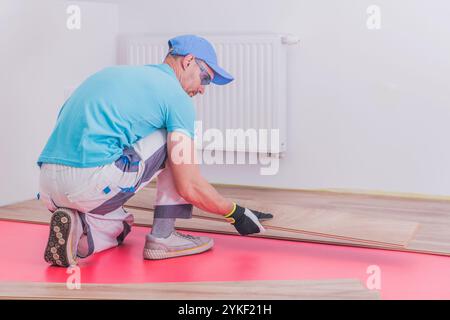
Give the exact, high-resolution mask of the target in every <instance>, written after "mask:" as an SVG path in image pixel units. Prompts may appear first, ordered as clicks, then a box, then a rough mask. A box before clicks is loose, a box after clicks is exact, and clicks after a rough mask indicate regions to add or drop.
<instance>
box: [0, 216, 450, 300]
mask: <svg viewBox="0 0 450 320" xmlns="http://www.w3.org/2000/svg"><path fill="white" fill-rule="evenodd" d="M148 230H149V229H148V228H143V227H134V228H133V230H132V232H131V234H129V235H128V237H127V239H126V240H125V243H124V244H123V245H122V246H120V247H117V248H113V249H110V250H107V251H104V252H101V253H98V254H96V255H94V256H91V257H89V258H87V259H84V260H81V262H80V264H79V266H80V268H81V282H82V283H145V282H191V281H245V280H306V279H322V280H325V279H336V278H356V279H360V280H361V281H362V282H363V283H364V284H365V283H366V281H367V279H368V277H369V274H367V268H368V267H369V266H371V265H376V266H379V267H380V270H381V298H382V299H450V257H445V256H435V255H426V254H417V253H405V252H395V251H386V250H376V249H364V248H352V247H343V246H333V245H323V244H313V243H301V242H293V241H283V240H272V239H261V238H249V237H241V236H232V235H218V234H206V233H200V232H191V234H194V235H207V236H212V237H213V238H214V240H215V246H214V248H213V249H212V250H211V251H209V252H206V253H202V254H198V255H193V256H186V257H182V258H175V259H168V260H160V261H146V260H143V258H142V248H143V245H144V236H145V234H146V233H147V232H148ZM0 234H1V241H2V246H1V250H0V281H33V282H66V280H67V277H68V275H67V274H66V269H65V268H56V267H49V266H48V265H47V264H46V263H45V262H44V260H43V249H44V247H45V245H46V241H47V236H48V226H45V225H37V224H29V223H19V222H7V221H0Z"/></svg>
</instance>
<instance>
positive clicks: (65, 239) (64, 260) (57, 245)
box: [44, 208, 77, 267]
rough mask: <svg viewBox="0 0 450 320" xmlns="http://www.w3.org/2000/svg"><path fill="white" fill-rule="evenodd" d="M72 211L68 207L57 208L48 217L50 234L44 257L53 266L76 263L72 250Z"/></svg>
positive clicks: (67, 265)
mask: <svg viewBox="0 0 450 320" xmlns="http://www.w3.org/2000/svg"><path fill="white" fill-rule="evenodd" d="M74 220H75V219H74V216H73V213H72V212H71V211H70V210H69V209H64V208H60V209H57V210H56V211H55V212H54V213H53V215H52V218H51V219H50V234H49V236H48V242H47V247H46V248H45V253H44V259H45V261H46V262H48V263H50V264H51V265H53V266H59V267H69V266H71V265H76V264H77V259H76V258H75V257H74V254H73V252H72V234H73V232H74V230H73V229H74V228H72V223H74V222H75V221H74Z"/></svg>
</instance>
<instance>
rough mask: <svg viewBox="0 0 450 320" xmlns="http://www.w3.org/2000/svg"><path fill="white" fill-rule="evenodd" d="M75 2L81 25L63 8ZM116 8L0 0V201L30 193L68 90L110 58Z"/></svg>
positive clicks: (112, 59) (112, 56)
mask: <svg viewBox="0 0 450 320" xmlns="http://www.w3.org/2000/svg"><path fill="white" fill-rule="evenodd" d="M69 4H79V6H80V8H81V29H80V30H76V31H69V30H68V29H67V28H66V20H67V17H68V16H69V15H68V14H67V13H66V8H67V6H68V5H69ZM117 25H118V15H117V5H116V4H110V3H109V4H107V3H87V2H80V3H77V2H74V1H70V2H69V1H62V0H40V1H35V0H0V39H1V44H0V70H1V71H0V103H1V105H0V119H1V120H0V121H1V126H0V136H1V139H0V150H1V157H0V167H1V183H0V205H4V204H8V203H14V202H17V201H20V200H24V199H30V198H33V197H35V196H36V194H37V192H38V174H39V170H38V167H37V165H36V164H35V163H36V160H37V158H38V156H39V154H40V152H41V150H42V148H43V147H44V145H45V143H46V142H47V139H48V137H49V135H50V133H51V131H52V129H53V126H54V125H55V121H56V116H57V114H58V110H59V108H60V107H61V105H62V104H63V103H64V100H65V97H66V94H67V91H68V90H70V88H72V87H74V86H77V85H78V84H79V83H80V82H81V81H82V80H83V79H85V78H86V77H87V76H89V75H90V74H91V73H93V72H95V71H97V70H98V69H100V68H103V67H104V66H107V65H111V64H114V63H115V61H116V45H115V37H116V34H117Z"/></svg>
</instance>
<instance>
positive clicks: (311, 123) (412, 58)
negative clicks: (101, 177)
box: [119, 0, 450, 195]
mask: <svg viewBox="0 0 450 320" xmlns="http://www.w3.org/2000/svg"><path fill="white" fill-rule="evenodd" d="M372 4H377V5H379V6H380V8H381V13H382V22H381V23H382V25H381V30H377V31H374V30H368V29H367V27H366V19H367V13H366V9H367V7H368V6H369V5H372ZM449 9H450V3H449V2H448V1H445V0H441V1H439V0H432V1H423V0H396V1H392V0H378V1H376V2H374V1H371V0H370V1H368V0H340V1H332V0H315V1H312V0H277V1H274V0H272V1H271V0H258V1H256V0H247V1H241V0H229V1H226V2H224V1H206V0H191V1H188V2H187V1H182V0H172V1H170V2H153V1H152V2H148V1H144V0H134V1H130V0H127V1H123V0H119V31H120V32H121V33H135V32H138V33H140V32H150V33H158V32H160V33H188V32H189V33H190V32H192V33H214V32H220V33H239V32H244V33H245V32H261V33H263V32H286V33H294V34H297V35H298V36H300V39H301V45H300V46H298V47H296V48H291V49H290V52H289V63H290V68H289V75H288V76H289V81H290V84H289V96H288V103H289V128H288V144H289V145H288V149H289V151H288V152H287V154H286V157H285V158H284V159H282V160H281V163H280V171H279V174H278V175H276V176H260V175H259V167H258V166H248V165H246V166H242V165H240V166H237V165H236V166H220V170H218V167H214V166H208V167H203V168H202V170H203V172H204V173H205V175H206V176H207V177H208V178H209V180H210V181H213V182H221V183H228V184H244V185H259V186H271V187H285V188H300V189H309V188H311V189H316V188H343V189H353V190H368V191H369V190H382V191H385V192H402V193H420V194H430V195H449V194H450V166H449V165H448V164H449V163H450V148H448V142H447V137H448V136H450V126H449V125H448V124H449V123H450V94H449V92H450V82H449V81H448V79H449V71H450V61H449V57H450V42H449V41H448V39H449V35H450V19H448V12H450V10H449Z"/></svg>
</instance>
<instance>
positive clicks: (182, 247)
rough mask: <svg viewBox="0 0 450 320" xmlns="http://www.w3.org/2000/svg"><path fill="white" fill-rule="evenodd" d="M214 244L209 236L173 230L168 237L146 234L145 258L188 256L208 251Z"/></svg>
mask: <svg viewBox="0 0 450 320" xmlns="http://www.w3.org/2000/svg"><path fill="white" fill-rule="evenodd" d="M213 245H214V240H213V239H211V238H208V237H194V236H191V235H188V234H182V233H179V232H177V231H173V232H172V233H171V234H170V236H168V237H167V238H156V237H154V236H152V235H151V234H148V235H147V236H146V241H145V247H144V259H148V260H159V259H167V258H174V257H181V256H187V255H191V254H197V253H201V252H204V251H207V250H209V249H211V248H212V246H213Z"/></svg>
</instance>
